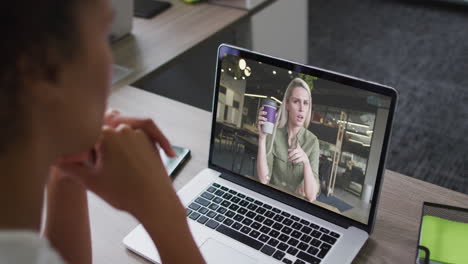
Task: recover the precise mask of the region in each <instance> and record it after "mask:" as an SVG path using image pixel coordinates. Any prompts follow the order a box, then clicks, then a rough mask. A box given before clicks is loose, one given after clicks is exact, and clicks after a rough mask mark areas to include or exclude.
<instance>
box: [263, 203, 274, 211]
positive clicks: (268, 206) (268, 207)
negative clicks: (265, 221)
mask: <svg viewBox="0 0 468 264" xmlns="http://www.w3.org/2000/svg"><path fill="white" fill-rule="evenodd" d="M262 206H263V207H264V208H266V209H268V210H270V209H271V208H273V207H272V206H271V205H268V204H263V205H262Z"/></svg>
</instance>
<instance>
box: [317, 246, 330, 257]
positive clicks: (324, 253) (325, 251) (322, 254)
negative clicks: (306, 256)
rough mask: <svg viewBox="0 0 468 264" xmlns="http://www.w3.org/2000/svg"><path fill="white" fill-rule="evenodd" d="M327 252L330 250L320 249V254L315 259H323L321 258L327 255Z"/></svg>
mask: <svg viewBox="0 0 468 264" xmlns="http://www.w3.org/2000/svg"><path fill="white" fill-rule="evenodd" d="M329 250H330V249H323V248H322V249H320V252H319V253H318V254H317V257H319V258H322V259H323V258H324V257H325V256H326V255H327V253H328V251H329Z"/></svg>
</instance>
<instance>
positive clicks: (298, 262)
mask: <svg viewBox="0 0 468 264" xmlns="http://www.w3.org/2000/svg"><path fill="white" fill-rule="evenodd" d="M294 264H306V263H305V262H304V261H303V260H302V259H296V261H294Z"/></svg>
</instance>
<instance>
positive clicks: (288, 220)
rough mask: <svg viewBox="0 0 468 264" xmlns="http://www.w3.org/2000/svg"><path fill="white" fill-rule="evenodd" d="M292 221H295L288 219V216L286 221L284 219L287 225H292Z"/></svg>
mask: <svg viewBox="0 0 468 264" xmlns="http://www.w3.org/2000/svg"><path fill="white" fill-rule="evenodd" d="M292 223H293V220H291V219H288V218H286V219H284V221H283V224H284V225H285V226H291V225H292Z"/></svg>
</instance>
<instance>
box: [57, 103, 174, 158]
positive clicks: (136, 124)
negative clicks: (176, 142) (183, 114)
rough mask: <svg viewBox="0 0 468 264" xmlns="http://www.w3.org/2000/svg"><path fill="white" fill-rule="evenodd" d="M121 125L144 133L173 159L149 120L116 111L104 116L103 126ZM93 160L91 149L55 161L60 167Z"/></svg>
mask: <svg viewBox="0 0 468 264" xmlns="http://www.w3.org/2000/svg"><path fill="white" fill-rule="evenodd" d="M121 124H126V125H128V126H130V127H131V128H133V129H141V130H143V132H145V133H146V134H147V135H148V137H149V138H150V139H151V140H152V141H153V143H154V144H155V145H156V144H157V145H159V146H160V147H161V148H162V149H163V150H164V152H165V153H166V154H167V155H168V156H169V157H172V158H173V157H175V156H176V153H175V152H174V149H172V146H171V144H170V143H169V140H168V139H167V138H166V137H165V136H164V134H163V133H162V132H161V130H160V129H159V128H158V127H157V126H156V124H155V123H154V122H153V120H151V119H150V118H137V117H128V116H123V115H121V114H120V112H119V111H117V110H112V109H110V110H108V111H107V112H106V113H105V115H104V125H106V126H108V127H111V128H116V127H117V126H119V125H121ZM94 158H95V149H91V150H90V151H87V152H83V153H78V154H74V155H69V156H65V157H62V158H60V159H59V160H57V161H56V165H60V163H63V162H67V163H70V162H74V163H83V164H87V163H92V162H93V160H94Z"/></svg>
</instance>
